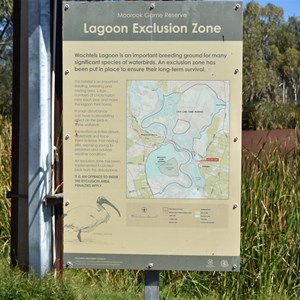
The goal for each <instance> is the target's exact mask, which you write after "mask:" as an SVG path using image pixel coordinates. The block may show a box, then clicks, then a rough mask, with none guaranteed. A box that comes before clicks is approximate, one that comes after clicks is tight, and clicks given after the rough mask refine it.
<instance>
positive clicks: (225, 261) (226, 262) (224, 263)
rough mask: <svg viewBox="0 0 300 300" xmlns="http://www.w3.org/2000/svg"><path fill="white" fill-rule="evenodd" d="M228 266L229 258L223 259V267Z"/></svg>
mask: <svg viewBox="0 0 300 300" xmlns="http://www.w3.org/2000/svg"><path fill="white" fill-rule="evenodd" d="M228 266H229V263H228V260H227V259H222V260H221V267H222V268H228Z"/></svg>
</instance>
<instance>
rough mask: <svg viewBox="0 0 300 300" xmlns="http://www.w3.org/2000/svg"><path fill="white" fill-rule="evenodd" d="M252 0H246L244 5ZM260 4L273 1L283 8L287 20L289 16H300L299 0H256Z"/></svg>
mask: <svg viewBox="0 0 300 300" xmlns="http://www.w3.org/2000/svg"><path fill="white" fill-rule="evenodd" d="M248 2H251V0H244V1H243V3H244V6H245V5H247V3H248ZM255 2H258V3H259V4H260V5H262V6H265V5H266V4H268V3H272V4H274V5H276V6H278V7H281V8H283V10H284V18H285V20H287V19H288V18H289V17H299V18H300V5H299V4H300V3H299V0H255Z"/></svg>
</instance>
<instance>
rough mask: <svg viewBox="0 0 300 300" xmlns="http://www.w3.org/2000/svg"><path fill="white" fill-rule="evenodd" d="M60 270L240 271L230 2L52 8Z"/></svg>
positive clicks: (237, 71)
mask: <svg viewBox="0 0 300 300" xmlns="http://www.w3.org/2000/svg"><path fill="white" fill-rule="evenodd" d="M63 5H64V7H63V72H64V82H63V99H64V100H63V102H64V103H63V107H64V109H63V110H64V112H63V128H64V216H65V217H64V262H65V264H66V265H67V266H69V267H74V268H81V267H84V268H86V267H88V268H112V269H155V270H168V269H173V270H176V269H178V270H209V271H217V270H223V271H231V270H236V271H238V270H239V253H240V185H241V184H240V183H241V99H242V91H241V82H242V7H241V6H242V2H233V1H232V2H231V1H230V2H228V1H226V2H209V1H204V2H203V1H201V2H196V1H181V2H173V1H172V2H168V1H162V2H153V3H152V2H147V1H145V2H139V1H132V2H77V1H76V2H72V1H68V2H64V4H63Z"/></svg>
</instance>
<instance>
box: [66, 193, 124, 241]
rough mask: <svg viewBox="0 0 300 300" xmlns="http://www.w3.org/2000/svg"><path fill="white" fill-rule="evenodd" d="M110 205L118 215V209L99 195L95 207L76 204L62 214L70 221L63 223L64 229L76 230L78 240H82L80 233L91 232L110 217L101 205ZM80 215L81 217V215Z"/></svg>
mask: <svg viewBox="0 0 300 300" xmlns="http://www.w3.org/2000/svg"><path fill="white" fill-rule="evenodd" d="M105 204H106V205H108V206H110V207H112V208H113V209H114V210H115V211H116V212H117V214H118V215H119V217H121V213H120V211H119V210H118V209H117V208H116V207H115V206H114V205H113V204H112V203H111V202H110V201H108V200H107V199H106V198H105V197H99V198H98V199H97V201H96V208H95V207H94V206H87V205H85V206H77V207H74V208H72V209H70V210H69V211H67V212H66V213H65V214H64V216H65V217H68V218H69V220H71V221H72V223H66V224H65V226H64V227H65V230H66V231H70V230H71V231H75V232H77V238H78V240H79V242H82V238H81V233H82V232H91V231H93V230H94V229H95V228H96V227H98V226H99V225H100V224H102V223H107V222H108V220H109V219H110V214H109V213H108V211H107V210H106V209H105V207H104V206H103V205H105ZM81 216H82V217H81Z"/></svg>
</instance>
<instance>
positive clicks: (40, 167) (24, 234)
mask: <svg viewBox="0 0 300 300" xmlns="http://www.w3.org/2000/svg"><path fill="white" fill-rule="evenodd" d="M16 9H17V14H18V13H19V18H18V22H17V24H18V25H20V26H19V30H20V35H19V36H20V41H19V44H20V45H19V46H20V52H19V57H17V59H16V60H15V69H14V72H15V74H14V79H15V84H16V86H15V89H16V90H18V92H17V91H16V90H15V92H14V117H13V119H14V124H13V127H14V132H18V135H17V136H16V137H15V138H14V140H13V145H14V146H15V147H16V149H15V150H14V153H13V160H14V164H13V170H12V173H13V178H14V180H13V189H14V190H13V191H12V194H13V195H14V199H13V201H15V200H16V204H14V205H13V215H12V219H14V220H13V223H12V224H16V225H17V228H14V229H13V230H12V235H14V238H13V243H12V257H13V258H14V259H13V262H14V261H18V263H19V264H20V265H21V266H23V267H24V268H25V269H30V270H32V271H33V272H34V273H35V274H36V275H38V276H42V275H43V274H45V272H46V271H48V270H49V269H50V268H51V266H52V253H51V243H52V240H51V208H50V207H47V206H45V205H44V203H45V197H46V195H47V194H49V192H50V188H51V156H52V153H51V152H52V150H51V105H50V82H51V72H50V70H51V68H50V14H49V11H50V1H49V0H27V1H22V4H20V5H17V6H16ZM15 58H16V57H15ZM20 62H22V63H20ZM16 63H19V66H18V68H19V69H18V70H17V69H16V67H17V66H16ZM16 72H18V73H19V75H17V74H16ZM16 139H17V140H16ZM20 198H22V199H21V201H19V200H20ZM16 220H17V221H16Z"/></svg>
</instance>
